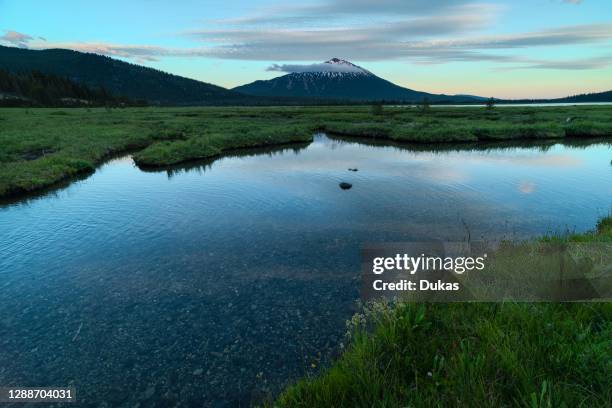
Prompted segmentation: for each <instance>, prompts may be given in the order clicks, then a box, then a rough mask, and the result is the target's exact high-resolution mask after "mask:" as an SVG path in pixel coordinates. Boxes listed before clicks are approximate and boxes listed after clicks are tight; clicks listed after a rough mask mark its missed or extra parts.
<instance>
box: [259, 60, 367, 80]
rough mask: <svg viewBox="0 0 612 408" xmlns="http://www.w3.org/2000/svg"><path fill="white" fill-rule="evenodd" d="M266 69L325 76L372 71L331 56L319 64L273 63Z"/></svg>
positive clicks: (362, 73)
mask: <svg viewBox="0 0 612 408" xmlns="http://www.w3.org/2000/svg"><path fill="white" fill-rule="evenodd" d="M267 71H279V72H286V73H290V74H304V73H317V74H325V76H337V75H330V74H347V73H350V74H353V75H372V73H371V72H370V71H368V70H366V69H363V68H361V67H360V66H358V65H355V64H353V63H351V62H349V61H346V60H343V59H340V58H332V59H330V60H328V61H325V62H323V63H320V64H307V65H299V64H283V65H279V64H273V65H271V66H270V67H268V68H267Z"/></svg>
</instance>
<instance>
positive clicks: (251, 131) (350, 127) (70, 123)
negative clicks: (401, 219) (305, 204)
mask: <svg viewBox="0 0 612 408" xmlns="http://www.w3.org/2000/svg"><path fill="white" fill-rule="evenodd" d="M611 113H612V107H609V106H579V107H504V108H496V109H493V110H487V109H484V108H474V107H470V108H454V107H435V108H432V109H430V110H428V111H427V112H422V111H421V110H419V109H417V108H410V107H385V108H384V109H383V110H382V111H381V112H372V109H371V108H370V107H368V106H340V107H327V106H326V107H257V108H253V107H233V108H230V107H225V108H209V107H207V108H153V107H149V108H127V109H104V108H97V109H85V108H82V109H81V108H78V109H63V110H60V109H52V108H49V109H23V108H5V109H0V197H1V196H8V195H18V194H22V193H26V192H30V191H35V190H39V189H42V188H45V187H48V186H50V185H52V184H54V183H57V182H59V181H62V180H65V179H67V178H70V177H72V176H75V175H77V174H83V173H86V172H91V171H93V170H94V169H95V167H96V166H97V165H98V164H99V163H100V162H101V161H103V160H104V159H105V158H107V157H109V156H110V155H113V154H117V153H121V152H126V151H137V152H136V154H135V155H134V160H135V162H136V163H137V164H138V165H140V166H143V167H158V166H168V165H173V164H176V163H180V162H183V161H188V160H193V159H202V158H211V157H215V156H218V155H220V154H223V153H224V152H225V151H227V150H231V149H236V148H243V147H260V146H271V145H276V144H283V143H293V142H308V141H310V140H312V134H313V132H316V131H326V132H329V133H333V134H339V135H346V136H362V137H367V138H380V139H387V140H393V141H398V142H413V143H440V142H443V143H449V142H483V141H487V142H491V141H500V140H521V139H559V138H564V137H574V138H576V137H606V138H607V137H612V114H611Z"/></svg>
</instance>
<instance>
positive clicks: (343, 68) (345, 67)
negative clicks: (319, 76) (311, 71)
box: [323, 57, 371, 75]
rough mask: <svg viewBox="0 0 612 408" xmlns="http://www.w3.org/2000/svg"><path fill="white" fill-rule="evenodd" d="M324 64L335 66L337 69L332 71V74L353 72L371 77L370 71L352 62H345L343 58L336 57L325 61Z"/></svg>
mask: <svg viewBox="0 0 612 408" xmlns="http://www.w3.org/2000/svg"><path fill="white" fill-rule="evenodd" d="M323 64H330V65H332V66H334V68H335V69H333V70H331V71H332V72H352V73H358V74H367V75H371V72H370V71H368V70H366V69H363V68H361V67H360V66H358V65H355V64H353V63H352V62H350V61H347V60H344V59H342V58H336V57H334V58H332V59H330V60H327V61H325V62H324V63H323Z"/></svg>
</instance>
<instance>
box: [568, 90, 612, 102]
mask: <svg viewBox="0 0 612 408" xmlns="http://www.w3.org/2000/svg"><path fill="white" fill-rule="evenodd" d="M557 101H559V102H612V91H606V92H598V93H588V94H580V95H573V96H568V97H567V98H561V99H558V100H557Z"/></svg>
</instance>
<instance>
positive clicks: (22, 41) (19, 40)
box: [0, 30, 34, 48]
mask: <svg viewBox="0 0 612 408" xmlns="http://www.w3.org/2000/svg"><path fill="white" fill-rule="evenodd" d="M33 39H34V37H31V36H29V35H27V34H23V33H20V32H17V31H12V30H5V31H4V35H2V36H0V43H4V44H7V45H12V46H16V47H21V48H26V47H27V46H28V43H29V42H30V41H32V40H33Z"/></svg>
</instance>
